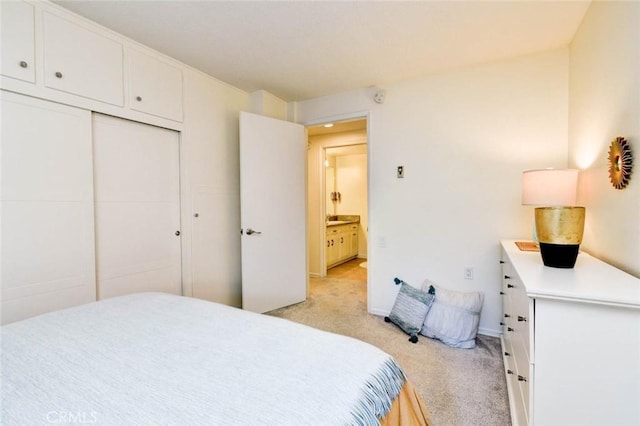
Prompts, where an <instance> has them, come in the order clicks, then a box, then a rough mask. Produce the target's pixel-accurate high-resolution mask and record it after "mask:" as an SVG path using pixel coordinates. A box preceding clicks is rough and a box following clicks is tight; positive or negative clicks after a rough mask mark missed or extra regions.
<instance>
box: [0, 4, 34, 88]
mask: <svg viewBox="0 0 640 426" xmlns="http://www.w3.org/2000/svg"><path fill="white" fill-rule="evenodd" d="M0 15H1V16H2V19H1V25H2V27H0V28H1V34H0V42H1V46H2V47H1V48H2V62H1V65H0V73H1V74H2V75H4V76H6V77H11V78H16V79H18V80H24V81H28V82H30V83H34V82H35V81H36V67H35V49H34V46H35V42H34V34H35V32H34V10H33V5H31V4H29V3H25V2H22V1H3V2H0Z"/></svg>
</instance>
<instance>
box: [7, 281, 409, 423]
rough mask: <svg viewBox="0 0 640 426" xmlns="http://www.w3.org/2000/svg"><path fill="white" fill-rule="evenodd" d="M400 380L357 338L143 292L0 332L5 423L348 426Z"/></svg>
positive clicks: (365, 418) (381, 405)
mask: <svg viewBox="0 0 640 426" xmlns="http://www.w3.org/2000/svg"><path fill="white" fill-rule="evenodd" d="M403 383H404V376H403V374H402V372H401V370H400V369H399V367H398V366H397V364H396V363H395V361H394V360H393V359H392V358H391V357H390V356H389V355H388V354H386V353H384V352H382V351H381V350H379V349H377V348H375V347H374V346H371V345H369V344H367V343H364V342H361V341H359V340H356V339H352V338H348V337H344V336H338V335H335V334H331V333H327V332H323V331H319V330H316V329H313V328H310V327H307V326H304V325H300V324H296V323H293V322H290V321H286V320H282V319H278V318H273V317H269V316H265V315H259V314H254V313H250V312H246V311H242V310H239V309H236V308H231V307H228V306H224V305H219V304H214V303H210V302H205V301H202V300H198V299H193V298H187V297H179V296H172V295H167V294H161V293H142V294H135V295H130V296H123V297H118V298H114V299H108V300H104V301H101V302H96V303H91V304H89V305H84V306H80V307H77V308H72V309H67V310H64V311H59V312H54V313H51V314H46V315H41V316H39V317H36V318H32V319H29V320H25V321H21V322H17V323H14V324H9V325H6V326H3V327H2V384H1V386H2V390H1V392H2V393H1V397H2V401H1V402H2V418H1V419H0V423H1V424H3V425H7V426H8V425H39V424H51V423H58V424H60V423H62V424H66V423H74V424H78V423H84V424H104V425H125V424H126V425H195V424H208V425H296V426H299V425H325V424H326V425H346V424H372V422H374V423H375V419H376V418H378V417H381V416H383V415H384V414H386V411H387V410H388V409H389V406H390V403H391V400H392V399H393V398H395V396H396V395H397V394H398V392H399V391H400V387H401V386H402V384H403Z"/></svg>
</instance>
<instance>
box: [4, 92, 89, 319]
mask: <svg viewBox="0 0 640 426" xmlns="http://www.w3.org/2000/svg"><path fill="white" fill-rule="evenodd" d="M0 98H1V101H2V138H1V141H2V147H1V150H2V167H1V181H2V192H1V200H2V204H1V206H2V210H1V213H0V216H1V225H0V226H1V232H0V234H1V235H2V237H1V245H2V257H1V266H0V269H1V271H2V272H1V280H0V282H1V288H2V309H1V311H2V323H8V322H13V321H17V320H21V319H24V318H28V317H31V316H34V315H38V314H42V313H45V312H49V311H53V310H57V309H62V308H67V307H71V306H74V305H79V304H82V303H87V302H91V301H94V300H95V295H96V293H95V292H96V285H95V261H94V227H93V170H92V152H91V116H90V113H89V112H88V111H84V110H79V109H76V108H71V107H67V106H63V105H59V104H55V103H51V102H46V101H41V100H38V99H34V98H29V97H24V96H21V95H16V94H13V93H7V92H0ZM34 123H37V126H34Z"/></svg>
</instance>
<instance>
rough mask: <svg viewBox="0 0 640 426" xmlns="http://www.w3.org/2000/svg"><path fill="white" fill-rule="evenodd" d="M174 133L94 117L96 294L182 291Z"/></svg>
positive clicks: (106, 117) (177, 163)
mask: <svg viewBox="0 0 640 426" xmlns="http://www.w3.org/2000/svg"><path fill="white" fill-rule="evenodd" d="M178 136H179V135H178V133H177V132H175V131H172V130H167V129H162V128H159V127H154V126H149V125H145V124H140V123H136V122H133V121H127V120H123V119H119V118H114V117H109V116H104V115H100V114H94V118H93V149H94V179H95V223H96V269H97V282H98V299H104V298H108V297H113V296H119V295H123V294H129V293H136V292H142V291H161V292H167V293H173V294H181V293H182V279H181V261H180V236H179V235H180V173H179V146H178V141H179V137H178Z"/></svg>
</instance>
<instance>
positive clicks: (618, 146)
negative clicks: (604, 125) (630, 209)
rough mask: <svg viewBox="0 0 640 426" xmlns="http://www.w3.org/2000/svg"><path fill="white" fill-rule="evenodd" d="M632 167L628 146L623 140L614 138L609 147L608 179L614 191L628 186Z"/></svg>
mask: <svg viewBox="0 0 640 426" xmlns="http://www.w3.org/2000/svg"><path fill="white" fill-rule="evenodd" d="M632 166H633V158H632V156H631V148H630V147H629V144H628V143H627V141H626V140H625V139H624V138H621V137H617V138H615V139H614V140H613V141H611V146H610V147H609V179H610V180H611V185H613V187H614V188H615V189H624V187H626V186H627V185H628V184H629V179H631V168H632Z"/></svg>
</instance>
